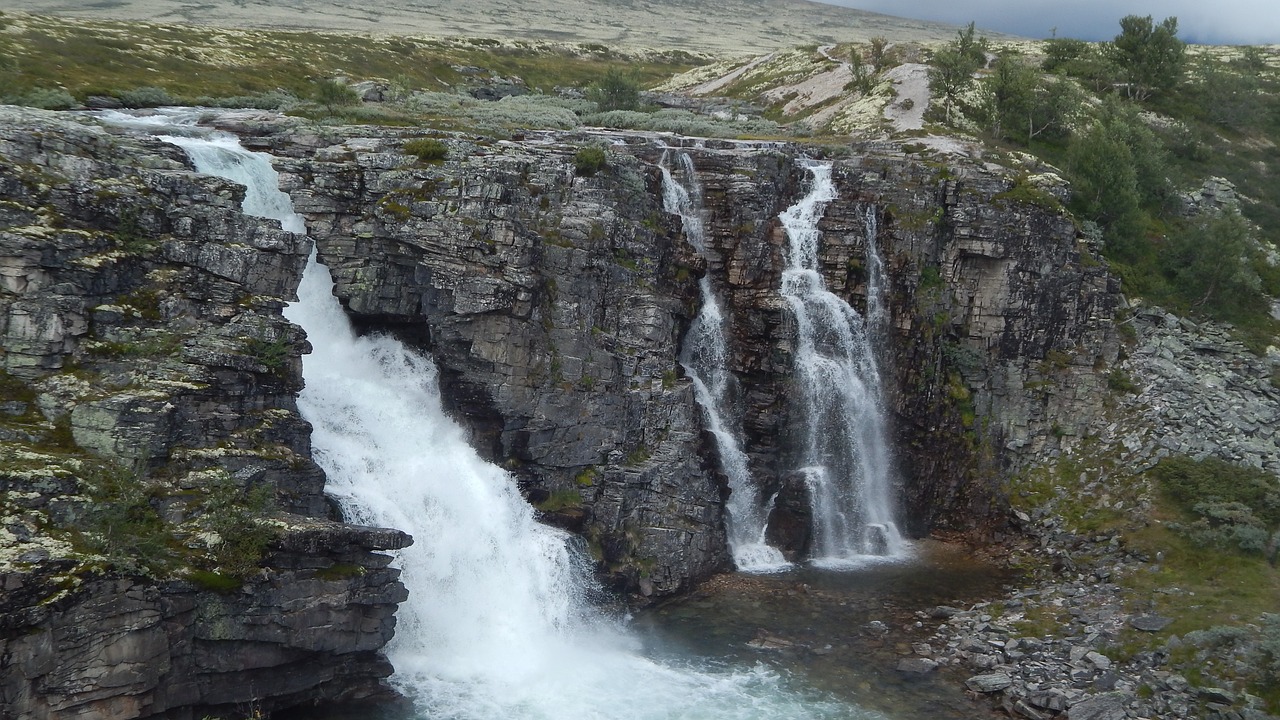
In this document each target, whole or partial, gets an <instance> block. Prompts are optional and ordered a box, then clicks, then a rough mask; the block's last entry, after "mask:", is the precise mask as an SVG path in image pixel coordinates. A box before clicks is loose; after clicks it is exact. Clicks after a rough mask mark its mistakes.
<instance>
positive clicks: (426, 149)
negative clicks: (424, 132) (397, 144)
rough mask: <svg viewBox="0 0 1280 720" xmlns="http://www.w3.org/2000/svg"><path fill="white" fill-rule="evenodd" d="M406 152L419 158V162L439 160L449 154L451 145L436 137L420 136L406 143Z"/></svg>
mask: <svg viewBox="0 0 1280 720" xmlns="http://www.w3.org/2000/svg"><path fill="white" fill-rule="evenodd" d="M403 150H404V153H405V154H406V155H413V156H414V157H416V158H418V161H419V162H438V161H440V160H444V159H445V158H447V157H448V156H449V146H448V145H445V144H444V143H443V142H441V141H439V140H437V139H435V138H419V139H417V140H410V141H409V142H406V143H405V144H404V148H403Z"/></svg>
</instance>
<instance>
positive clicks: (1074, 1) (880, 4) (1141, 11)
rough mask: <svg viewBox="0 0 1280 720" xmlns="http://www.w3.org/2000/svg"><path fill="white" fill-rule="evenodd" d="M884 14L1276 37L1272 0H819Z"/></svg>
mask: <svg viewBox="0 0 1280 720" xmlns="http://www.w3.org/2000/svg"><path fill="white" fill-rule="evenodd" d="M819 1H820V2H826V3H828V4H831V5H844V6H845V7H854V8H859V9H861V10H873V11H875V12H881V13H886V14H888V15H898V16H901V17H909V18H916V19H920V20H940V21H943V22H950V23H955V24H957V25H967V24H968V23H969V22H970V21H975V22H977V24H978V27H980V28H984V29H987V30H994V31H998V32H1005V33H1010V34H1013V35H1023V36H1026V37H1030V38H1046V37H1050V36H1051V35H1052V34H1053V33H1054V32H1055V30H1056V32H1057V35H1058V37H1076V38H1082V39H1085V40H1110V39H1112V38H1114V37H1115V36H1116V33H1118V32H1119V31H1120V18H1121V17H1122V16H1124V15H1151V16H1152V17H1154V18H1155V19H1156V21H1157V22H1158V21H1160V20H1162V19H1164V18H1165V17H1168V16H1170V15H1173V16H1176V17H1177V18H1178V36H1179V37H1181V38H1182V39H1183V40H1186V41H1188V42H1200V43H1215V44H1260V43H1280V3H1277V2H1276V0H1218V1H1217V2H1213V1H1212V0H1124V1H1122V2H1115V0H970V1H969V2H954V0H819Z"/></svg>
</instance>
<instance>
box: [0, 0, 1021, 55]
mask: <svg viewBox="0 0 1280 720" xmlns="http://www.w3.org/2000/svg"><path fill="white" fill-rule="evenodd" d="M0 10H20V11H24V12H31V13H40V14H49V15H58V16H64V17H74V18H94V19H108V20H125V21H129V20H133V21H150V22H161V23H192V24H198V25H214V26H219V27H241V28H271V29H297V30H346V31H355V32H368V33H379V34H389V35H431V36H446V37H448V36H464V37H506V38H525V39H530V40H554V41H563V42H573V43H584V42H589V43H601V44H604V45H608V46H610V47H614V48H627V49H635V48H664V49H666V48H670V49H683V50H690V51H696V52H705V53H711V54H716V55H725V54H733V55H737V54H758V53H759V52H760V51H762V50H763V51H768V50H773V49H777V48H790V47H795V46H797V45H806V44H814V43H820V44H821V43H836V42H852V41H866V40H869V39H870V38H872V37H876V36H883V37H885V38H888V39H889V40H892V41H907V40H917V41H929V40H941V39H947V38H950V37H952V36H953V35H954V33H955V30H956V28H955V27H954V26H951V25H947V24H945V23H937V22H926V21H921V20H908V19H905V18H898V17H893V16H890V15H881V14H878V13H872V12H866V11H863V10H854V9H851V8H843V7H836V6H833V5H823V4H819V3H813V2H805V1H804V0H398V1H397V2H379V3H367V2H359V0H208V1H207V2H200V3H192V2H187V1H186V0H102V1H101V2H92V3H88V2H82V0H0ZM988 35H989V36H992V37H996V35H995V34H992V33H988Z"/></svg>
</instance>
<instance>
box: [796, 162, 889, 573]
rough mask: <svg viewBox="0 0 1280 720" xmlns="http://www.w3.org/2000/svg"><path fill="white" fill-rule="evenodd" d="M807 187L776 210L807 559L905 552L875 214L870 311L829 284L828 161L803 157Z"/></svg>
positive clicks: (868, 215)
mask: <svg viewBox="0 0 1280 720" xmlns="http://www.w3.org/2000/svg"><path fill="white" fill-rule="evenodd" d="M807 169H808V171H809V173H810V175H811V176H812V188H811V189H810V190H809V192H808V194H806V195H805V196H804V197H803V198H801V199H800V201H799V202H797V203H796V204H795V205H792V206H791V207H789V208H787V209H786V210H785V211H783V212H782V213H781V214H780V215H779V218H780V219H781V221H782V225H783V227H784V228H785V229H786V233H787V239H788V246H787V267H786V269H785V270H784V271H783V273H782V296H783V298H784V299H785V300H786V302H787V306H788V307H789V308H790V310H791V316H792V318H793V320H794V325H795V350H794V354H795V370H796V390H797V395H798V396H799V398H798V403H799V406H800V411H801V415H802V422H803V443H804V445H803V447H802V448H801V468H800V473H801V474H802V476H803V477H804V480H805V484H806V487H807V489H808V491H809V496H810V501H811V510H812V515H813V550H812V556H813V559H814V562H815V563H817V564H820V565H833V566H840V565H847V564H850V563H852V562H856V561H858V560H860V559H863V558H865V557H866V556H888V557H896V556H901V555H903V554H904V553H905V552H906V546H905V544H904V542H903V540H902V536H901V535H900V534H899V533H898V529H897V526H896V525H895V523H894V513H893V497H892V487H891V485H892V472H891V464H890V463H891V459H890V456H889V451H888V445H887V443H886V440H885V422H884V414H883V411H882V409H881V388H880V373H879V370H878V369H877V367H876V360H875V348H874V344H873V341H874V335H875V333H876V332H878V331H879V328H877V327H875V326H876V325H878V324H879V325H882V324H883V323H884V322H885V321H886V315H887V313H886V311H885V309H884V304H883V299H882V298H883V282H884V269H883V263H882V261H881V259H880V257H879V253H878V252H877V250H876V246H875V233H876V227H875V215H874V212H872V211H871V210H867V211H866V212H865V214H864V216H863V221H864V223H863V224H864V228H865V231H866V234H867V237H866V248H867V271H868V272H867V283H868V288H867V314H868V318H866V319H864V318H863V317H862V316H861V315H859V314H858V312H857V311H856V310H854V309H853V308H852V307H851V306H850V305H849V304H848V303H847V302H845V301H844V300H842V299H841V298H839V297H838V296H836V295H835V294H833V293H831V292H829V291H828V290H827V288H826V283H825V282H824V281H823V279H822V275H821V273H820V272H819V260H818V249H819V242H820V240H821V232H820V231H819V230H818V222H819V220H821V219H822V216H823V213H824V212H825V210H826V206H827V203H829V202H831V201H832V200H835V199H836V197H837V195H836V188H835V184H834V182H833V181H832V178H831V165H830V164H829V163H827V164H819V163H809V164H807Z"/></svg>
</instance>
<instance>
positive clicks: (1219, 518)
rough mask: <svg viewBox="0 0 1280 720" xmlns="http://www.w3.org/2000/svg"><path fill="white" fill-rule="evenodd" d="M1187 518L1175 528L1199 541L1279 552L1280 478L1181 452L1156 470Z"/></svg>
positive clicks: (1226, 547)
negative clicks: (1200, 458) (1186, 455)
mask: <svg viewBox="0 0 1280 720" xmlns="http://www.w3.org/2000/svg"><path fill="white" fill-rule="evenodd" d="M1151 474H1152V476H1154V477H1155V479H1156V480H1157V481H1158V482H1159V484H1160V488H1161V490H1162V491H1163V492H1164V494H1165V496H1166V497H1168V498H1169V499H1170V500H1172V501H1173V502H1174V503H1175V504H1176V505H1177V506H1178V508H1179V509H1181V510H1182V512H1183V513H1184V515H1185V516H1186V517H1188V518H1189V519H1190V522H1186V523H1171V524H1170V527H1171V528H1173V529H1174V530H1176V531H1177V532H1179V533H1181V534H1183V535H1185V536H1186V537H1188V538H1190V539H1191V540H1192V541H1193V542H1195V543H1197V544H1199V545H1204V546H1211V547H1216V548H1218V549H1220V550H1229V551H1235V552H1245V553H1268V554H1270V553H1273V552H1274V551H1275V547H1274V546H1275V544H1276V543H1277V542H1278V541H1280V479H1278V478H1276V477H1275V476H1274V475H1272V474H1271V473H1268V472H1266V471H1264V470H1258V469H1256V468H1249V467H1243V466H1239V465H1234V464H1232V463H1229V462H1225V461H1223V460H1218V459H1216V458H1206V459H1204V460H1192V459H1191V458H1188V457H1185V456H1175V457H1169V458H1165V459H1164V460H1161V461H1160V463H1159V464H1157V465H1156V466H1155V467H1154V468H1152V470H1151Z"/></svg>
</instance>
